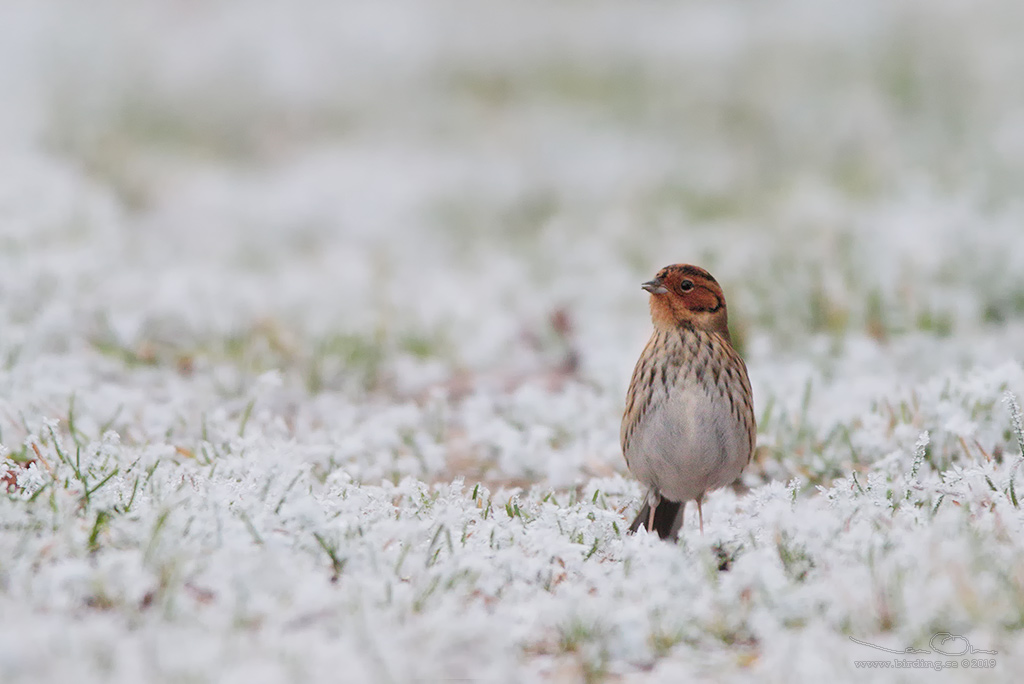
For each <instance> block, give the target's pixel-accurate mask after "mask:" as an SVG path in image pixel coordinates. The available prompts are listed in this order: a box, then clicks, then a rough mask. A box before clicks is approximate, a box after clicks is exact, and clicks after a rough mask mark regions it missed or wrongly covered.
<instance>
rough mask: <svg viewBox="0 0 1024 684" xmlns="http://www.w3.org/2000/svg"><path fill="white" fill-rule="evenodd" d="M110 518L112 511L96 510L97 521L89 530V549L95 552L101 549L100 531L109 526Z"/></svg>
mask: <svg viewBox="0 0 1024 684" xmlns="http://www.w3.org/2000/svg"><path fill="white" fill-rule="evenodd" d="M109 520H110V513H109V512H107V511H104V510H101V511H96V521H95V522H94V523H93V525H92V530H91V531H90V532H89V551H90V553H95V552H96V551H98V550H99V548H100V545H99V536H100V533H101V532H102V531H103V530H104V528H105V527H106V526H107V522H109Z"/></svg>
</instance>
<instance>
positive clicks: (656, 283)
mask: <svg viewBox="0 0 1024 684" xmlns="http://www.w3.org/2000/svg"><path fill="white" fill-rule="evenodd" d="M640 287H642V288H644V289H645V290H647V291H648V292H650V293H651V294H665V293H666V292H668V290H667V289H666V288H665V286H664V285H662V284H661V278H655V279H654V280H648V281H647V282H646V283H644V284H643V285H641V286H640Z"/></svg>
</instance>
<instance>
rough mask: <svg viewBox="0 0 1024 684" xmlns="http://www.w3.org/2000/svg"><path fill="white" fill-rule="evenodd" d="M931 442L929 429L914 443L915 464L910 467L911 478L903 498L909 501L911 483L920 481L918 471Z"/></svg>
mask: <svg viewBox="0 0 1024 684" xmlns="http://www.w3.org/2000/svg"><path fill="white" fill-rule="evenodd" d="M930 443H931V436H930V435H929V434H928V431H927V430H925V431H924V432H922V433H921V436H920V437H918V438H917V442H916V443H915V444H914V464H913V465H912V466H911V467H910V478H909V481H908V482H907V489H906V492H905V493H904V495H903V498H904V499H905V500H907V501H909V500H910V488H911V485H913V484H917V483H918V477H917V476H918V473H919V472H920V470H921V464H922V463H924V460H925V457H926V456H927V453H928V445H929V444H930Z"/></svg>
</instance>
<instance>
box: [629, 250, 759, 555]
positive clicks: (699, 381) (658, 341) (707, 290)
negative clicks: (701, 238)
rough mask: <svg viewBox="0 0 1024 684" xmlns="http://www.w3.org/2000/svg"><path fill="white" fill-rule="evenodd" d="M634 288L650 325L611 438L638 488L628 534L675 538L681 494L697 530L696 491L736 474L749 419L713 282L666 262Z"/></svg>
mask: <svg viewBox="0 0 1024 684" xmlns="http://www.w3.org/2000/svg"><path fill="white" fill-rule="evenodd" d="M641 287H643V289H644V290H647V292H649V293H650V309H651V321H652V323H653V324H654V332H653V333H652V334H651V338H650V340H648V342H647V346H645V347H644V350H643V352H642V353H641V354H640V359H639V360H638V361H637V363H636V367H635V368H634V370H633V376H632V379H631V380H630V383H629V391H628V392H627V394H626V409H625V412H624V413H623V416H622V427H621V430H620V441H621V444H622V453H623V456H624V457H625V459H626V466H627V467H628V468H629V471H630V472H631V473H632V474H633V476H634V477H636V479H637V480H638V481H639V482H640V483H641V484H642V485H644V486H646V487H647V494H646V496H645V498H644V503H643V506H641V508H640V511H639V513H638V514H637V516H636V519H635V520H634V521H633V524H632V525H630V527H629V531H630V533H635V532H636V531H637V530H639V529H640V528H641V527H642V528H644V529H645V530H648V531H652V530H653V531H655V532H657V533H658V536H659V537H660V538H662V539H664V540H666V541H675V540H676V538H677V537H678V534H679V530H680V529H681V528H682V525H683V512H684V511H685V509H686V504H687V502H689V501H695V502H696V503H697V514H698V516H699V518H700V532H701V534H702V535H703V534H704V511H703V508H702V503H703V501H704V495H705V494H706V493H707V492H709V491H711V490H714V489H718V488H719V487H724V486H726V485H728V484H730V483H732V482H733V481H734V480H736V478H738V477H739V476H740V473H741V472H742V471H743V468H744V467H746V465H747V464H748V463H749V462H750V458H751V456H752V455H753V453H754V445H755V442H756V439H757V423H756V420H755V418H754V403H753V397H752V393H751V390H750V378H749V377H748V375H747V366H746V364H745V363H744V362H743V359H742V358H741V357H740V355H739V353H738V352H737V351H736V349H735V348H733V346H732V338H731V337H730V335H729V324H728V315H727V309H726V305H725V295H724V294H723V292H722V288H721V286H720V285H719V284H718V281H716V280H715V279H714V277H713V276H712V275H711V274H710V273H708V272H707V271H706V270H704V269H703V268H700V267H698V266H692V265H690V264H674V265H671V266H666V267H665V268H663V269H661V270H660V271H658V273H657V275H656V276H655V277H654V279H653V280H649V281H647V282H645V283H643V285H642V286H641Z"/></svg>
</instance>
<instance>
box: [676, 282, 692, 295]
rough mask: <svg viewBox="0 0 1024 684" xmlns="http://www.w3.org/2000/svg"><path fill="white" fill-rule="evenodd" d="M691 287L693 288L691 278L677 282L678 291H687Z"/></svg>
mask: <svg viewBox="0 0 1024 684" xmlns="http://www.w3.org/2000/svg"><path fill="white" fill-rule="evenodd" d="M692 289H693V281H692V280H684V281H683V282H681V283H679V291H680V292H689V291H690V290H692Z"/></svg>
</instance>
